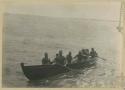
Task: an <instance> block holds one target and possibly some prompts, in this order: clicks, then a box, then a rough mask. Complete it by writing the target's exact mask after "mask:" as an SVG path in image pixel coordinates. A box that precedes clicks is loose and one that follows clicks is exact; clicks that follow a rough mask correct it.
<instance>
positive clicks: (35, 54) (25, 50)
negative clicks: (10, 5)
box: [3, 14, 121, 87]
mask: <svg viewBox="0 0 125 90" xmlns="http://www.w3.org/2000/svg"><path fill="white" fill-rule="evenodd" d="M117 25H118V22H111V21H95V20H87V19H78V18H51V17H41V16H28V15H10V14H7V15H5V17H4V31H3V87H117V85H118V84H117V85H116V81H117V82H118V79H117V76H118V72H119V63H118V61H119V60H120V47H121V46H120V43H121V36H120V35H121V34H120V33H119V32H118V31H117V29H116V27H117ZM91 47H94V48H95V49H96V51H97V52H98V54H99V56H100V57H102V58H105V59H106V61H104V60H102V59H98V61H97V65H96V66H93V67H91V68H86V69H84V70H81V71H72V72H69V73H65V74H62V75H58V76H55V77H52V78H49V79H48V80H43V81H39V82H29V81H28V79H27V78H26V77H25V76H24V74H23V72H22V70H21V67H20V63H21V62H24V63H26V65H38V64H41V59H42V57H43V55H44V52H48V53H49V57H50V58H51V60H53V58H54V57H55V54H56V53H57V52H58V51H59V50H63V54H64V55H66V54H67V53H68V51H72V54H73V56H74V55H75V54H76V53H78V51H79V50H80V49H82V48H88V49H90V48H91Z"/></svg>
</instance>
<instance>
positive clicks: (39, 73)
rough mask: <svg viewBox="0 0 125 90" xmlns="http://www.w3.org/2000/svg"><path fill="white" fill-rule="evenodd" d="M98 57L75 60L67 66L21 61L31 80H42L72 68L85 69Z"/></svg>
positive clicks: (23, 69) (25, 72) (24, 71)
mask: <svg viewBox="0 0 125 90" xmlns="http://www.w3.org/2000/svg"><path fill="white" fill-rule="evenodd" d="M96 60H97V58H89V59H86V60H83V62H74V63H72V64H68V65H66V66H62V65H57V64H52V65H33V66H25V65H24V63H21V64H20V65H21V68H22V71H23V73H24V75H25V76H26V77H27V78H28V79H29V80H30V81H34V80H41V79H47V78H49V77H52V76H56V75H58V74H62V73H67V72H69V71H71V70H72V69H85V68H87V67H91V66H93V65H95V64H96Z"/></svg>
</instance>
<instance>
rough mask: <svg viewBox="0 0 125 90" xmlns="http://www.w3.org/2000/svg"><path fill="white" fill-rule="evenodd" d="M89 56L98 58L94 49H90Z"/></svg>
mask: <svg viewBox="0 0 125 90" xmlns="http://www.w3.org/2000/svg"><path fill="white" fill-rule="evenodd" d="M90 56H91V57H97V56H98V54H97V52H96V51H95V50H94V48H91V52H90Z"/></svg>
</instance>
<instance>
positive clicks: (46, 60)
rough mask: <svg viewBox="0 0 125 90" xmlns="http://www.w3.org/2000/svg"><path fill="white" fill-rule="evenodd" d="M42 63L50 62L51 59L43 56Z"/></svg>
mask: <svg viewBox="0 0 125 90" xmlns="http://www.w3.org/2000/svg"><path fill="white" fill-rule="evenodd" d="M42 64H50V59H49V58H43V59H42Z"/></svg>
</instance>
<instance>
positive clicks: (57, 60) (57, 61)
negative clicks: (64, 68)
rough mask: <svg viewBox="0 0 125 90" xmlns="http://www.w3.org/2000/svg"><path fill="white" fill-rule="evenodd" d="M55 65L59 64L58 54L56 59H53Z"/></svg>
mask: <svg viewBox="0 0 125 90" xmlns="http://www.w3.org/2000/svg"><path fill="white" fill-rule="evenodd" d="M54 62H55V64H60V63H59V54H56V57H55V59H54Z"/></svg>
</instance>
